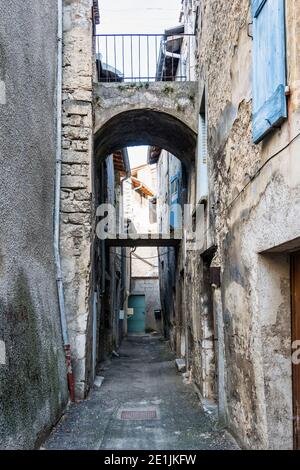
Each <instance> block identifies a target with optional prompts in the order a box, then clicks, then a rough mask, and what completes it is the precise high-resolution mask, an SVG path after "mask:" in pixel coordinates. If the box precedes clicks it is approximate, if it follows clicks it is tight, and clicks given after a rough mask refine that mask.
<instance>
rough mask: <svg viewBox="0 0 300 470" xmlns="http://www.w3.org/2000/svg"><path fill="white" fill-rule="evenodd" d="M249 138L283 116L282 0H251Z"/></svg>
mask: <svg viewBox="0 0 300 470" xmlns="http://www.w3.org/2000/svg"><path fill="white" fill-rule="evenodd" d="M252 14H253V41H254V44H253V140H254V142H255V143H258V142H260V141H261V140H262V139H263V138H264V136H265V135H266V134H267V133H268V132H270V131H271V130H272V129H273V128H274V127H277V126H279V125H280V124H281V122H282V121H283V120H284V119H286V118H287V102H286V95H285V88H286V43H285V0H252Z"/></svg>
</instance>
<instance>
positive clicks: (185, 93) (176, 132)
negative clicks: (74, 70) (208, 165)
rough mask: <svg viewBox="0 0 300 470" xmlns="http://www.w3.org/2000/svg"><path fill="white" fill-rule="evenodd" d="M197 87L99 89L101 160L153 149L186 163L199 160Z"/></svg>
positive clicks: (97, 131)
mask: <svg viewBox="0 0 300 470" xmlns="http://www.w3.org/2000/svg"><path fill="white" fill-rule="evenodd" d="M196 85H197V84H196V83H195V82H155V83H145V84H143V83H141V84H120V83H105V84H103V83H102V84H101V83H98V84H96V85H95V88H94V111H95V127H94V135H95V155H96V156H97V157H100V158H101V157H102V158H104V157H106V156H107V155H108V154H109V153H111V152H113V151H114V150H117V149H120V148H123V147H126V146H127V147H129V146H132V145H142V144H149V145H155V146H157V147H161V148H165V149H166V150H168V151H170V153H173V154H174V155H176V156H177V157H178V158H179V159H180V160H181V161H182V162H183V163H184V164H186V165H190V164H191V163H192V162H193V160H194V155H195V149H196V140H197V130H198V116H197V102H198V99H197V87H196Z"/></svg>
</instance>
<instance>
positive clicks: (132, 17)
mask: <svg viewBox="0 0 300 470" xmlns="http://www.w3.org/2000/svg"><path fill="white" fill-rule="evenodd" d="M180 7H181V0H99V8H100V18H101V23H100V25H99V26H98V29H97V32H98V33H99V34H130V33H133V34H134V33H135V34H138V33H147V34H151V33H158V34H159V33H163V32H164V30H165V29H166V28H169V27H172V26H176V25H177V24H178V23H179V14H180Z"/></svg>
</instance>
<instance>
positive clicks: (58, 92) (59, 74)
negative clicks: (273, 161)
mask: <svg viewBox="0 0 300 470" xmlns="http://www.w3.org/2000/svg"><path fill="white" fill-rule="evenodd" d="M57 16H58V25H57V26H58V28H57V80H56V112H57V116H56V126H57V128H56V136H57V141H56V175H55V205H54V256H55V264H56V283H57V291H58V301H59V312H60V322H61V329H62V338H63V345H64V351H65V356H66V364H67V380H68V387H69V393H70V399H71V401H75V393H74V390H75V388H74V377H73V372H72V365H71V346H70V341H69V335H68V327H67V320H66V312H65V301H64V288H63V281H62V270H61V258H60V250H59V241H60V188H61V165H62V60H63V51H62V40H63V2H62V0H58V1H57Z"/></svg>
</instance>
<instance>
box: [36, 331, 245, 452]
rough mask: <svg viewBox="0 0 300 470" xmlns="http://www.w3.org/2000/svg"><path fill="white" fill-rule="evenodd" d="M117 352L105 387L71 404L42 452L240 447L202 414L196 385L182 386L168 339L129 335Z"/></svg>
mask: <svg viewBox="0 0 300 470" xmlns="http://www.w3.org/2000/svg"><path fill="white" fill-rule="evenodd" d="M119 353H120V357H114V359H112V361H111V363H110V364H106V367H104V369H102V370H100V371H99V373H100V374H101V375H102V376H104V381H103V384H102V386H101V387H100V388H99V389H98V388H97V387H94V389H93V391H92V392H91V394H90V396H89V398H88V399H87V400H86V401H83V402H81V403H78V404H74V405H71V407H70V409H69V410H68V411H67V412H66V414H65V415H64V416H63V418H62V420H61V422H60V423H59V424H58V426H57V428H56V429H55V430H54V431H53V432H52V434H51V436H50V437H49V439H48V440H47V442H46V443H45V445H43V447H44V448H46V449H52V450H53V449H63V450H70V449H77V450H84V449H85V450H88V449H90V450H99V449H109V450H111V449H113V450H141V449H142V450H148V449H149V450H151V449H152V450H164V449H170V450H173V449H174V450H175V449H176V450H195V449H197V450H213V449H215V450H226V449H238V447H237V445H236V444H235V442H234V440H233V439H232V438H231V437H230V435H229V434H228V433H227V432H226V431H225V430H222V429H221V428H220V426H219V425H218V424H217V421H216V416H214V414H213V413H214V412H213V411H211V410H208V411H206V412H205V411H204V410H203V408H202V406H201V404H200V402H199V399H198V397H197V395H196V391H195V389H194V387H193V385H191V384H190V385H189V384H187V383H183V377H182V374H179V373H178V372H176V368H175V363H174V355H173V354H172V353H171V351H170V349H169V346H168V343H167V342H166V341H164V340H163V339H162V338H161V337H159V336H157V335H156V336H152V335H140V336H128V337H127V339H126V340H125V341H124V342H123V344H122V347H121V349H120V351H119ZM175 403H176V406H174V404H175Z"/></svg>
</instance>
